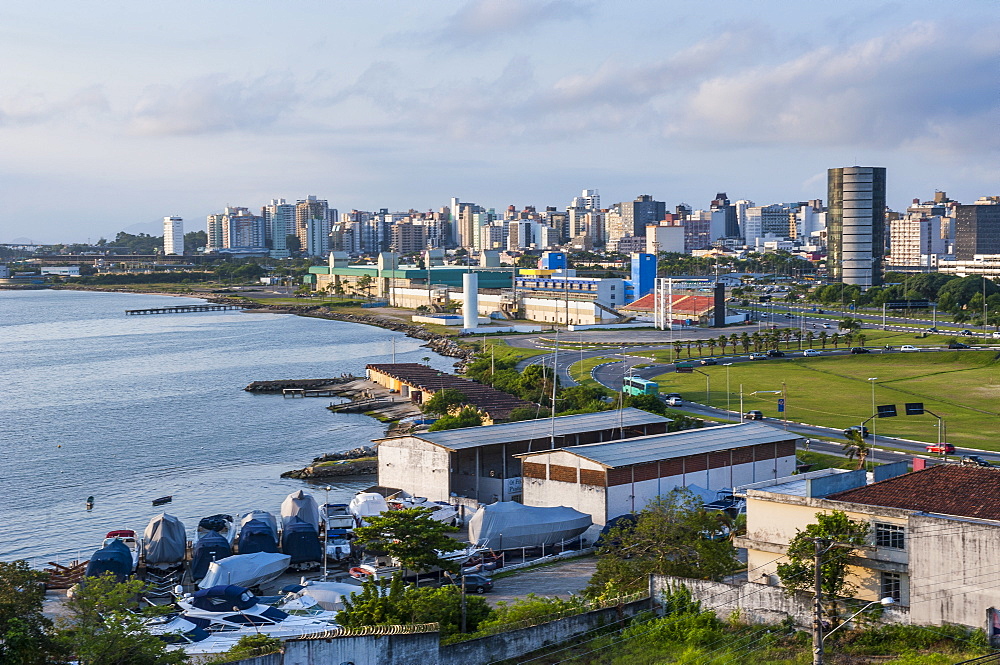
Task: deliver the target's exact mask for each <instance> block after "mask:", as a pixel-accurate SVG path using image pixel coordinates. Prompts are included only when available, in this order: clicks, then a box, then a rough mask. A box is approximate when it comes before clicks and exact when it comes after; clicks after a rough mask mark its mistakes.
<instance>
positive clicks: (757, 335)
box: [750, 332, 764, 351]
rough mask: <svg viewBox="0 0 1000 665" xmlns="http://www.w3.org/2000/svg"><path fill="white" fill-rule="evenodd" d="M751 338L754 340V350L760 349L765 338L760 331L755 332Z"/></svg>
mask: <svg viewBox="0 0 1000 665" xmlns="http://www.w3.org/2000/svg"><path fill="white" fill-rule="evenodd" d="M750 339H751V340H752V341H753V350H754V351H760V349H761V345H762V344H763V343H764V340H763V339H762V338H761V336H760V333H759V332H755V333H754V334H752V335H750Z"/></svg>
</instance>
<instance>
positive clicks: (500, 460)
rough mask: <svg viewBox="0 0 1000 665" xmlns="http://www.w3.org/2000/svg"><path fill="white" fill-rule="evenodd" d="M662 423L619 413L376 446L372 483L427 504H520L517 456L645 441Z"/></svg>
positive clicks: (635, 412) (416, 436)
mask: <svg viewBox="0 0 1000 665" xmlns="http://www.w3.org/2000/svg"><path fill="white" fill-rule="evenodd" d="M669 423H670V420H669V419H667V418H664V417H662V416H658V415H656V414H653V413H648V412H646V411H640V410H639V409H620V410H618V411H602V412H599V413H582V414H578V415H572V416H559V417H557V418H544V419H539V420H523V421H520V422H515V423H502V424H499V425H487V426H483V427H464V428H461V429H453V430H444V431H441V432H416V433H413V434H407V435H405V436H399V437H391V438H386V439H378V440H376V441H375V443H376V444H377V445H378V482H379V485H380V486H382V487H389V488H394V489H402V490H405V491H407V492H409V493H410V494H414V495H417V496H424V497H427V498H428V499H430V500H432V501H452V500H453V499H454V498H456V497H465V498H468V499H471V500H472V501H475V502H480V503H493V502H494V501H521V495H522V492H521V486H522V478H521V459H520V458H519V457H516V455H520V454H522V453H530V452H533V451H538V450H552V449H555V448H560V449H564V448H570V449H572V448H573V447H576V446H581V445H587V444H594V443H599V442H602V441H619V440H622V439H633V438H635V437H648V436H649V435H652V434H662V433H664V432H666V431H667V425H668V424H669ZM535 505H539V504H535ZM549 505H556V506H558V505H567V504H565V503H563V502H561V501H557V502H555V503H553V504H549Z"/></svg>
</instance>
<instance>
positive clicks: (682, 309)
mask: <svg viewBox="0 0 1000 665" xmlns="http://www.w3.org/2000/svg"><path fill="white" fill-rule="evenodd" d="M672 299H673V301H674V305H673V308H674V314H695V315H698V316H700V315H702V314H705V313H706V312H709V311H710V310H711V309H712V308H714V307H715V299H714V298H713V297H712V296H692V295H674V296H673V298H672ZM655 306H656V296H655V294H653V293H649V294H646V295H644V296H643V297H641V298H639V299H638V300H636V301H634V302H631V303H629V304H628V305H625V306H624V307H619V308H618V309H620V310H623V311H629V312H652V311H653V309H655Z"/></svg>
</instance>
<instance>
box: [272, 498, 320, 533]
mask: <svg viewBox="0 0 1000 665" xmlns="http://www.w3.org/2000/svg"><path fill="white" fill-rule="evenodd" d="M293 517H298V518H299V519H300V520H302V521H303V522H306V523H307V524H311V525H312V528H313V530H314V531H316V532H317V533H318V532H319V506H318V505H317V504H316V499H314V498H312V496H310V495H309V494H306V493H305V492H303V491H302V490H296V491H295V492H292V493H291V494H289V495H288V496H287V497H285V500H284V501H282V502H281V523H282V525H285V524H287V523H288V522H289V521H291V519H292V518H293Z"/></svg>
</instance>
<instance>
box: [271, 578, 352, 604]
mask: <svg viewBox="0 0 1000 665" xmlns="http://www.w3.org/2000/svg"><path fill="white" fill-rule="evenodd" d="M361 591H362V588H361V585H360V584H350V583H348V582H320V581H308V582H306V583H305V586H296V587H295V591H293V592H292V594H291V596H292V597H291V598H290V599H289V600H288V601H286V602H285V603H284V604H283V605H282V609H284V610H285V611H288V610H294V609H297V608H296V607H295V606H293V605H291V603H292V602H294V601H295V600H298V599H301V600H306V599H307V598H312V599H313V600H315V601H316V604H317V605H319V607H320V608H321V609H324V610H331V611H335V612H339V611H340V610H342V609H344V598H349V597H350V596H353V595H354V594H356V593H361ZM301 607H302V608H308V607H310V604H309V603H308V602H302V603H301Z"/></svg>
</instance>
